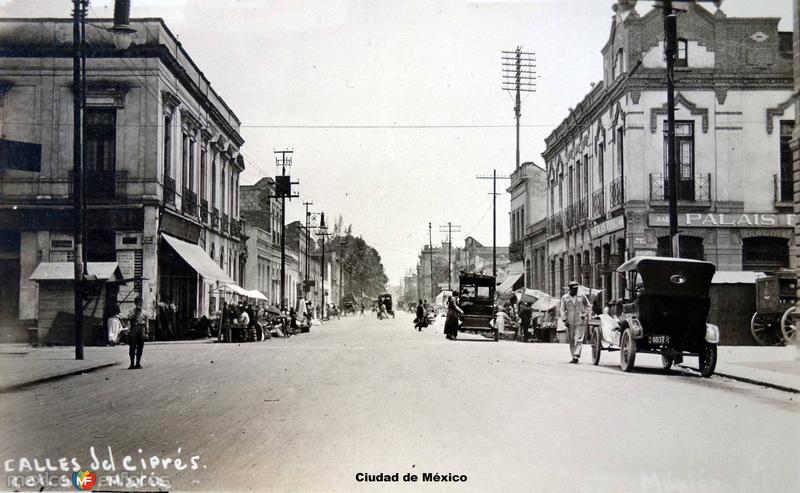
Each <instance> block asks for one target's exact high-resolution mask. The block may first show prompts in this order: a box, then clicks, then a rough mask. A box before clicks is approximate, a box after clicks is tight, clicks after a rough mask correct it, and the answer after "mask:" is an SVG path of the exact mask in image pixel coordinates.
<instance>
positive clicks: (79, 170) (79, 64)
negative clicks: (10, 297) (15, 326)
mask: <svg viewBox="0 0 800 493" xmlns="http://www.w3.org/2000/svg"><path fill="white" fill-rule="evenodd" d="M72 7H73V11H72V214H73V216H72V219H73V223H72V245H73V262H74V274H75V284H74V297H75V300H74V301H75V303H74V309H75V359H76V360H82V359H83V280H84V274H86V264H85V263H84V253H83V204H82V202H83V197H82V192H83V96H84V94H83V87H84V84H83V82H84V76H85V72H84V64H85V62H86V59H85V58H84V56H83V55H84V47H85V44H84V42H83V36H82V34H83V33H84V24H85V22H86V1H85V0H73V2H72Z"/></svg>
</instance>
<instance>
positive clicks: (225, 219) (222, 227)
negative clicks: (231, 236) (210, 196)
mask: <svg viewBox="0 0 800 493" xmlns="http://www.w3.org/2000/svg"><path fill="white" fill-rule="evenodd" d="M220 231H222V232H223V233H225V234H227V233H228V215H227V214H225V213H224V212H223V213H222V224H220Z"/></svg>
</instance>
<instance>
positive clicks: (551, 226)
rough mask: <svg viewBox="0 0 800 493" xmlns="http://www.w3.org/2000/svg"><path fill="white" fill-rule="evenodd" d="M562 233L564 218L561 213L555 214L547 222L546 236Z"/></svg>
mask: <svg viewBox="0 0 800 493" xmlns="http://www.w3.org/2000/svg"><path fill="white" fill-rule="evenodd" d="M563 232H564V218H563V213H562V212H556V213H555V214H553V215H552V216H550V217H549V218H548V220H547V235H548V236H556V235H560V234H562V233H563Z"/></svg>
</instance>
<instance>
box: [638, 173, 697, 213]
mask: <svg viewBox="0 0 800 493" xmlns="http://www.w3.org/2000/svg"><path fill="white" fill-rule="evenodd" d="M668 201H669V181H668V180H667V178H666V177H665V176H664V174H662V173H651V174H650V202H651V203H653V202H656V203H657V202H668ZM678 201H679V202H691V203H695V204H697V205H702V206H708V205H711V174H710V173H709V174H706V175H695V176H694V179H693V180H679V181H678ZM656 205H657V204H656Z"/></svg>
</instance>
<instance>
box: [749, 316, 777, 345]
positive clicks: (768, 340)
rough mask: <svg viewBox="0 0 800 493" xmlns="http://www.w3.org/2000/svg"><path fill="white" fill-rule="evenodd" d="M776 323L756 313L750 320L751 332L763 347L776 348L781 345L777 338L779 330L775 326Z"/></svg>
mask: <svg viewBox="0 0 800 493" xmlns="http://www.w3.org/2000/svg"><path fill="white" fill-rule="evenodd" d="M774 323H775V321H774V320H773V319H772V318H771V317H768V316H766V315H763V314H761V313H754V314H753V318H751V319H750V332H751V333H752V334H753V339H755V340H756V342H757V343H758V344H759V345H761V346H775V345H777V344H779V343H780V341H779V340H778V337H777V333H776V332H777V330H778V328H777V327H775V325H774Z"/></svg>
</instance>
